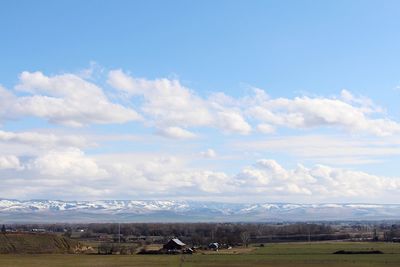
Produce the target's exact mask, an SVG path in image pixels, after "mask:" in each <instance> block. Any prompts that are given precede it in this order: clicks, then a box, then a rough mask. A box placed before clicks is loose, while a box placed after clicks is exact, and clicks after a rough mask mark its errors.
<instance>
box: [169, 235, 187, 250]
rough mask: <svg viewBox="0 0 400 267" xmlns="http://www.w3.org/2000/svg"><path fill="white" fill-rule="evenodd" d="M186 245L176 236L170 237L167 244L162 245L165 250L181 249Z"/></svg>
mask: <svg viewBox="0 0 400 267" xmlns="http://www.w3.org/2000/svg"><path fill="white" fill-rule="evenodd" d="M185 247H186V244H185V243H183V242H182V241H180V240H179V239H178V238H172V239H171V240H170V241H168V243H167V244H165V245H164V246H163V249H165V250H181V249H184V248H185Z"/></svg>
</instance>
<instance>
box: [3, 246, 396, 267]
mask: <svg viewBox="0 0 400 267" xmlns="http://www.w3.org/2000/svg"><path fill="white" fill-rule="evenodd" d="M339 249H346V250H362V249H380V250H382V251H384V252H385V253H386V254H382V255H333V254H331V253H332V252H334V251H336V250H339ZM180 262H181V256H180V255H132V256H130V255H129V256H123V255H120V256H119V255H112V256H100V255H46V256H44V255H0V266H13V267H14V266H15V267H19V266H20V267H27V266H30V267H39V266H43V267H46V266H52V267H89V266H90V267H123V266H143V267H145V266H186V267H200V266H201V267H208V266H210V267H211V266H212V267H220V266H238V267H239V266H255V267H260V266H266V267H269V266H270V267H272V266H276V267H314V266H315V267H316V266H322V267H346V266H349V267H361V266H363V267H364V266H367V267H368V266H370V267H372V266H374V267H381V266H382V267H383V266H389V267H391V266H393V267H394V266H400V244H389V243H388V244H385V243H313V244H304V243H303V244H299V243H297V244H273V245H267V246H266V247H264V248H259V249H257V250H255V251H253V252H251V253H249V254H231V255H227V254H225V255H224V254H211V255H202V254H195V255H186V256H185V259H184V262H183V264H182V265H180Z"/></svg>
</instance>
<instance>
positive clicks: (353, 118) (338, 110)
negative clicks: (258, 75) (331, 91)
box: [246, 89, 400, 136]
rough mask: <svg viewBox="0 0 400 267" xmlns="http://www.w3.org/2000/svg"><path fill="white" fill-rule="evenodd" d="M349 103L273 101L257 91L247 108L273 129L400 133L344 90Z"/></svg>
mask: <svg viewBox="0 0 400 267" xmlns="http://www.w3.org/2000/svg"><path fill="white" fill-rule="evenodd" d="M342 98H343V99H345V101H342V100H340V99H335V98H322V97H315V98H310V97H295V98H294V99H288V98H276V99H270V98H268V97H266V94H265V93H263V91H262V90H260V89H256V93H255V96H254V97H253V99H252V104H253V105H252V106H251V107H250V108H247V109H246V114H248V116H250V117H252V118H255V119H256V120H258V121H260V122H261V125H264V124H267V125H269V126H271V127H273V126H279V127H287V128H315V127H323V126H328V127H339V128H342V129H345V130H347V131H349V132H357V133H364V134H374V135H377V136H388V135H393V134H398V133H400V124H399V123H398V122H395V121H393V120H390V119H388V118H385V117H382V118H372V117H369V114H371V113H381V112H382V109H381V108H379V107H375V106H374V104H373V103H372V102H371V101H370V100H369V99H366V98H354V97H353V96H352V95H351V93H350V92H348V91H342Z"/></svg>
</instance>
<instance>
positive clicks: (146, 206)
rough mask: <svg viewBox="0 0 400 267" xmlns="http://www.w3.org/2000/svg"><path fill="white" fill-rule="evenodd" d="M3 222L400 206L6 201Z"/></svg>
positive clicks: (396, 213)
mask: <svg viewBox="0 0 400 267" xmlns="http://www.w3.org/2000/svg"><path fill="white" fill-rule="evenodd" d="M0 218H1V219H0V223H13V222H28V223H29V222H42V223H50V222H116V221H119V222H221V221H229V222H245V221H247V222H279V221H333V220H339V221H350V220H352V221H361V220H399V219H400V204H355V203H340V204H337V203H325V204H296V203H252V204H249V203H247V204H246V203H221V202H201V201H174V200H163V201H161V200H142V201H139V200H98V201H61V200H25V201H21V200H10V199H0Z"/></svg>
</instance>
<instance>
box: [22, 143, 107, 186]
mask: <svg viewBox="0 0 400 267" xmlns="http://www.w3.org/2000/svg"><path fill="white" fill-rule="evenodd" d="M29 168H30V169H34V170H36V171H38V172H39V173H41V174H45V175H50V176H57V177H58V176H64V177H65V176H66V177H73V178H75V179H80V178H84V177H85V178H88V177H91V178H101V177H104V176H107V172H106V171H105V170H104V169H102V168H100V167H99V166H98V165H97V163H96V162H95V161H94V160H93V159H91V158H89V157H87V156H85V155H84V153H83V152H82V151H81V150H79V149H77V148H68V149H65V150H62V151H57V150H53V151H49V152H48V153H46V154H44V155H42V156H40V157H37V158H36V159H34V160H33V161H32V162H30V163H29Z"/></svg>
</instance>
